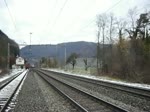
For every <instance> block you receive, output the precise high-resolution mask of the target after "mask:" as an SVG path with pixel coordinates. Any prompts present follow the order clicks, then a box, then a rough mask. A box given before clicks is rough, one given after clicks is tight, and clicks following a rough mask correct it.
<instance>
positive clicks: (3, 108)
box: [0, 72, 28, 112]
mask: <svg viewBox="0 0 150 112" xmlns="http://www.w3.org/2000/svg"><path fill="white" fill-rule="evenodd" d="M27 73H28V72H26V73H25V75H24V76H23V78H22V79H21V80H20V82H19V84H18V85H17V87H16V88H15V90H14V91H13V92H12V94H11V95H10V97H9V98H8V100H7V101H6V103H5V105H4V106H3V107H2V109H0V112H5V110H6V109H7V107H8V105H9V103H10V102H11V100H12V98H13V97H14V95H15V93H16V92H17V90H18V88H19V87H20V85H21V83H22V81H23V80H24V78H25V76H26V75H27Z"/></svg>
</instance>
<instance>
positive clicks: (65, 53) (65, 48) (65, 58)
mask: <svg viewBox="0 0 150 112" xmlns="http://www.w3.org/2000/svg"><path fill="white" fill-rule="evenodd" d="M66 58H67V52H66V43H65V70H66V60H67V59H66Z"/></svg>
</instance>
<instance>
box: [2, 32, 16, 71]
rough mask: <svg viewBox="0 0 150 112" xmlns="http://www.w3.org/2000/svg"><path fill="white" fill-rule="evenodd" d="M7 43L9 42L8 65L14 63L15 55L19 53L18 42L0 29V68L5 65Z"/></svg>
mask: <svg viewBox="0 0 150 112" xmlns="http://www.w3.org/2000/svg"><path fill="white" fill-rule="evenodd" d="M8 43H9V44H10V65H11V64H13V63H14V59H15V57H16V56H17V55H18V54H19V46H18V44H17V43H16V42H15V41H13V40H12V39H10V38H9V37H8V36H7V35H6V34H5V33H3V32H2V31H1V30H0V68H6V66H7V52H8Z"/></svg>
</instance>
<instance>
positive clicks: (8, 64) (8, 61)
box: [7, 43, 10, 70]
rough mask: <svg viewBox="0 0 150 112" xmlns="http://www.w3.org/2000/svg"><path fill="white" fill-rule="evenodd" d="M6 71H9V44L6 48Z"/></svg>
mask: <svg viewBox="0 0 150 112" xmlns="http://www.w3.org/2000/svg"><path fill="white" fill-rule="evenodd" d="M7 47H8V48H7V69H8V70H9V63H10V61H9V58H10V44H9V43H8V46H7Z"/></svg>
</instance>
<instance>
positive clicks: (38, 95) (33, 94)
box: [14, 72, 49, 112]
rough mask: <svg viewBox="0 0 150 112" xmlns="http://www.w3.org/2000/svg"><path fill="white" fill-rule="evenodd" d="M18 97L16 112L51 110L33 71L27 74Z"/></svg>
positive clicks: (44, 111) (46, 111)
mask: <svg viewBox="0 0 150 112" xmlns="http://www.w3.org/2000/svg"><path fill="white" fill-rule="evenodd" d="M18 99H19V100H18V102H17V105H16V107H15V109H14V112H49V110H48V106H47V104H46V102H45V100H44V97H43V95H42V92H41V89H40V88H39V86H38V83H37V81H36V79H35V77H34V75H33V72H30V73H29V74H28V75H27V77H26V80H25V81H24V84H23V86H22V89H21V91H20V93H19V96H18Z"/></svg>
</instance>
